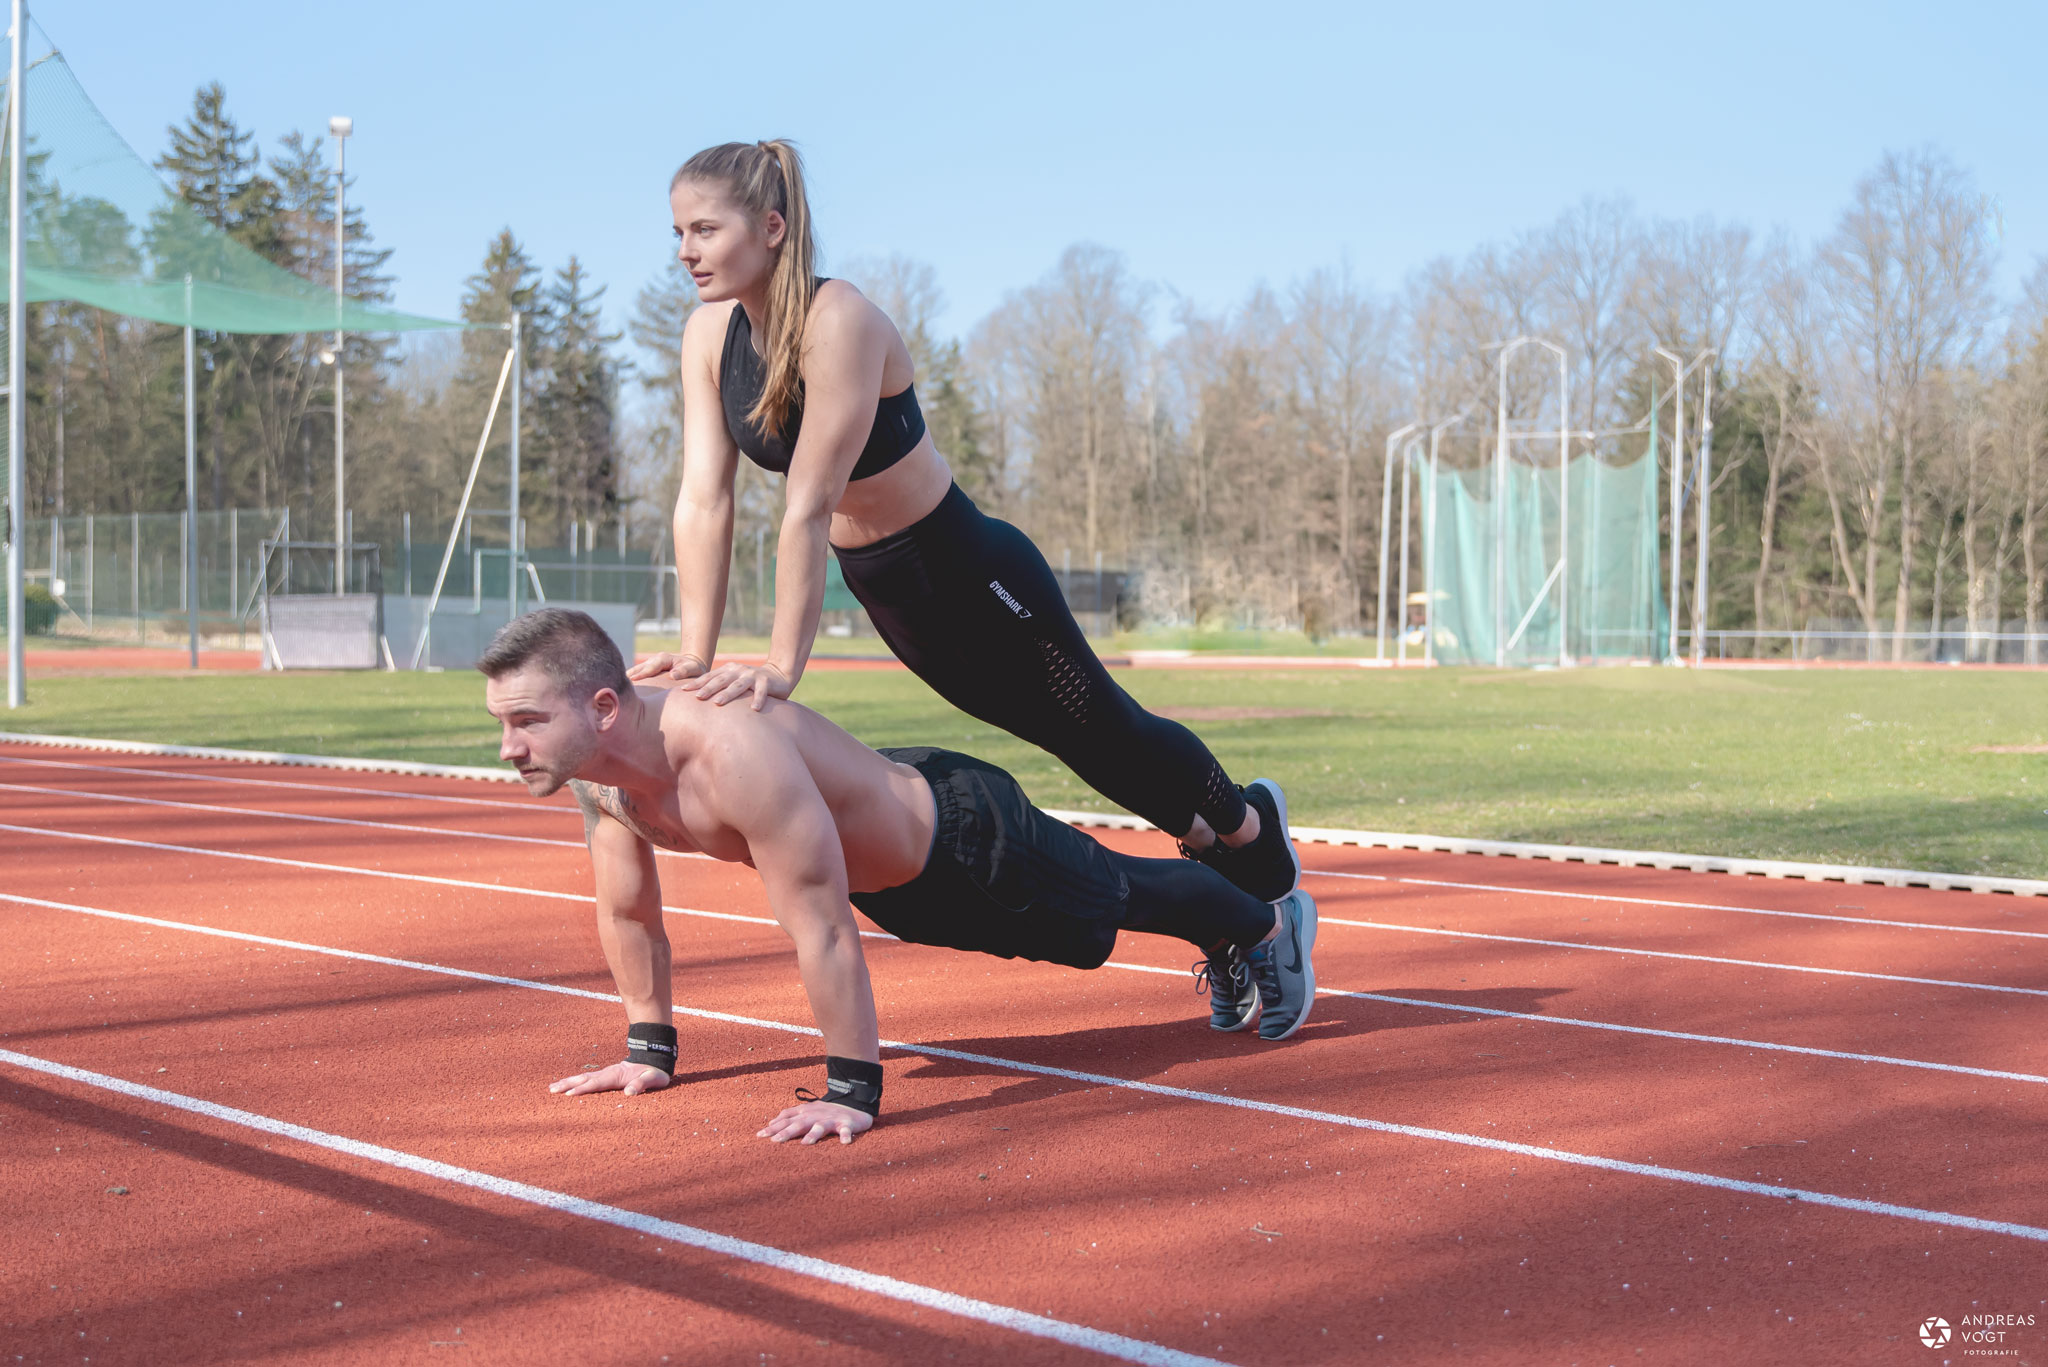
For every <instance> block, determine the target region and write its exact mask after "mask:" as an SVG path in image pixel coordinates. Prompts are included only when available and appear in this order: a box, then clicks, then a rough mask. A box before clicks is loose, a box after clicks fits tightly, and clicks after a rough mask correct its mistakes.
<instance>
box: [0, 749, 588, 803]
mask: <svg viewBox="0 0 2048 1367" xmlns="http://www.w3.org/2000/svg"><path fill="white" fill-rule="evenodd" d="M0 764H38V765H43V766H46V767H48V768H51V769H88V770H92V771H93V772H95V773H102V774H144V775H147V776H148V777H150V778H162V779H172V780H180V781H182V780H184V779H191V780H192V781H193V782H195V783H237V784H241V785H242V786H244V787H250V788H291V789H293V790H295V791H298V792H302V793H348V794H351V795H352V796H356V797H396V798H403V799H405V800H406V801H407V802H452V803H458V804H460V805H462V806H465V807H504V808H507V809H509V810H512V811H516V812H559V813H561V814H562V815H564V816H575V815H576V814H577V813H576V809H575V808H574V807H543V806H540V805H538V804H536V803H533V802H506V801H504V800H503V799H501V798H495V797H456V796H454V795H453V794H449V793H407V792H401V791H400V790H399V789H396V788H351V787H347V786H345V785H343V784H339V783H294V782H293V781H291V780H290V779H282V778H243V777H242V776H241V775H239V774H201V773H194V772H191V771H189V770H184V769H151V768H147V767H145V766H142V765H136V764H85V763H82V762H80V761H78V760H68V759H31V758H29V757H28V756H27V755H0Z"/></svg>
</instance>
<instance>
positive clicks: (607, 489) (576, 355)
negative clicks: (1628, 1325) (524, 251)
mask: <svg viewBox="0 0 2048 1367" xmlns="http://www.w3.org/2000/svg"><path fill="white" fill-rule="evenodd" d="M603 299H604V287H603V286H601V285H600V286H598V287H597V288H595V289H593V288H591V286H590V279H589V277H588V276H587V275H586V274H585V273H584V270H583V263H582V262H581V261H579V260H578V259H577V258H576V257H574V256H573V255H572V256H571V257H570V258H569V264H568V265H566V266H564V267H563V268H562V269H560V270H559V271H557V272H556V273H555V281H554V284H553V286H552V287H551V288H550V289H549V290H548V296H547V313H548V317H549V321H550V329H549V334H548V337H547V383H546V386H545V388H543V389H542V390H540V392H538V393H537V394H536V395H535V398H536V400H537V402H536V404H535V407H536V409H537V410H538V415H539V418H540V425H541V429H542V432H543V433H544V445H545V447H546V450H547V453H548V461H549V465H550V467H551V468H550V469H549V471H548V474H549V476H550V480H549V483H550V484H551V486H552V488H551V493H552V495H553V499H554V503H555V515H556V523H557V527H558V529H564V530H565V529H566V527H567V524H568V522H569V520H570V519H572V518H576V519H586V520H594V521H597V522H613V521H615V520H616V519H617V517H618V514H619V470H618V448H617V440H616V419H617V409H618V393H619V364H618V362H617V361H616V360H615V359H614V358H613V357H612V355H611V353H610V351H609V348H610V347H611V345H612V344H613V343H615V342H617V341H618V340H619V337H620V334H619V333H616V332H606V331H605V330H604V318H603Z"/></svg>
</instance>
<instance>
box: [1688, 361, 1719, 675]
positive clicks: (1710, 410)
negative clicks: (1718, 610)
mask: <svg viewBox="0 0 2048 1367" xmlns="http://www.w3.org/2000/svg"><path fill="white" fill-rule="evenodd" d="M1712 354H1713V353H1712V352H1711V351H1703V352H1701V353H1700V356H1699V360H1696V361H1694V364H1695V365H1697V364H1699V361H1703V360H1705V359H1706V358H1707V357H1708V356H1711V355H1712ZM1700 380H1701V384H1702V385H1703V386H1704V388H1703V392H1702V393H1701V395H1700V457H1699V472H1700V499H1699V503H1700V511H1699V524H1700V530H1699V535H1698V537H1697V538H1695V539H1696V541H1697V542H1698V546H1697V550H1696V554H1695V556H1694V559H1693V572H1692V662H1693V663H1694V664H1695V665H1697V664H1699V663H1700V662H1701V661H1703V660H1705V659H1706V657H1707V540H1708V536H1709V533H1710V531H1711V529H1712V527H1713V525H1714V516H1713V513H1714V503H1713V486H1712V479H1713V475H1714V367H1713V366H1711V365H1709V366H1707V367H1706V368H1705V369H1704V370H1703V371H1702V372H1701V375H1700Z"/></svg>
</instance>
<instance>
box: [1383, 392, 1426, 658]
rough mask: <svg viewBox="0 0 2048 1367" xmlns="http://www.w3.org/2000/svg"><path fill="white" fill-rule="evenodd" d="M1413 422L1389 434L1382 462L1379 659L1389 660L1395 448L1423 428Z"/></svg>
mask: <svg viewBox="0 0 2048 1367" xmlns="http://www.w3.org/2000/svg"><path fill="white" fill-rule="evenodd" d="M1421 426H1422V424H1421V423H1419V422H1411V423H1409V424H1408V425H1407V426H1406V427H1400V428H1396V429H1395V430H1394V431H1392V432H1390V433H1388V434H1387V454H1386V459H1385V460H1383V461H1381V462H1380V592H1379V608H1378V611H1379V621H1378V623H1377V625H1376V627H1375V629H1374V630H1375V634H1376V636H1377V637H1378V642H1379V653H1378V655H1377V656H1376V658H1378V659H1382V660H1384V659H1386V658H1387V533H1388V532H1389V531H1391V530H1392V527H1393V521H1394V446H1395V444H1396V443H1398V442H1399V441H1400V440H1401V438H1403V437H1405V436H1407V435H1408V434H1409V433H1410V432H1413V431H1415V430H1416V429H1417V428H1419V427H1421Z"/></svg>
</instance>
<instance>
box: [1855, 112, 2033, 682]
mask: <svg viewBox="0 0 2048 1367" xmlns="http://www.w3.org/2000/svg"><path fill="white" fill-rule="evenodd" d="M1995 261H1996V251H1995V248H1994V245H1993V240H1992V220H1991V205H1990V201H1989V200H1988V198H1987V197H1986V196H1985V195H1983V194H1982V193H1981V192H1979V191H1978V190H1977V189H1976V188H1975V186H1974V185H1973V184H1972V183H1971V181H1970V179H1969V177H1968V176H1967V175H1966V174H1965V173H1964V172H1963V171H1962V170H1961V169H1960V168H1958V167H1957V166H1956V165H1955V164H1954V163H1953V162H1950V161H1949V160H1948V159H1947V158H1946V157H1944V156H1942V155H1940V154H1939V153H1935V152H1932V151H1922V152H1914V153H1906V154H1899V153H1889V154H1887V155H1886V156H1885V158H1884V159H1883V161H1881V162H1880V163H1879V164H1878V166H1877V168H1876V169H1875V170H1873V171H1872V172H1871V173H1870V174H1869V175H1867V176H1865V177H1864V178H1863V179H1862V180H1861V181H1859V182H1858V183H1857V186H1856V193H1855V199H1854V201H1853V202H1852V203H1851V205H1850V207H1849V209H1848V210H1847V211H1846V212H1845V213H1844V214H1843V215H1842V219H1841V222H1840V223H1839V224H1838V225H1837V227H1836V229H1835V232H1834V234H1833V235H1832V236H1831V237H1830V238H1829V239H1828V240H1827V242H1826V243H1824V244H1823V245H1822V248H1821V253H1820V260H1819V267H1820V271H1821V275H1822V279H1823V281H1824V283H1825V287H1826V289H1827V290H1828V293H1829V298H1830V302H1831V304H1832V305H1833V312H1834V315H1835V316H1834V320H1833V321H1834V324H1835V332H1836V343H1837V346H1838V348H1839V352H1840V354H1839V356H1838V359H1837V370H1838V374H1839V378H1840V379H1841V380H1842V381H1843V382H1844V383H1843V392H1842V393H1841V394H1839V395H1838V396H1837V399H1838V401H1839V402H1840V403H1841V405H1842V408H1843V411H1844V415H1845V417H1850V422H1849V425H1848V428H1847V430H1846V433H1845V435H1846V436H1847V439H1848V440H1849V441H1850V442H1851V443H1852V444H1853V445H1854V446H1856V447H1857V448H1858V451H1859V455H1858V458H1857V465H1858V468H1859V470H1860V472H1861V477H1860V480H1859V484H1860V496H1861V497H1860V502H1861V504H1862V505H1863V510H1864V513H1865V516H1864V519H1863V520H1864V524H1865V534H1866V537H1867V538H1868V539H1867V541H1866V545H1865V554H1864V578H1865V581H1866V582H1865V584H1864V594H1863V597H1864V602H1863V604H1862V606H1863V608H1864V616H1865V622H1866V626H1867V627H1868V629H1869V630H1871V631H1875V630H1876V629H1877V620H1876V593H1877V589H1876V585H1875V583H1874V582H1873V581H1874V580H1875V578H1876V575H1877V554H1876V548H1875V547H1874V546H1873V545H1870V544H1869V543H1870V542H1871V541H1875V540H1876V538H1877V537H1878V536H1879V535H1880V531H1881V526H1882V523H1883V522H1884V520H1885V517H1886V512H1887V502H1888V495H1887V489H1888V486H1889V485H1890V482H1891V479H1892V476H1893V475H1894V473H1896V474H1897V476H1898V494H1899V515H1898V539H1897V543H1896V544H1897V548H1898V570H1897V579H1896V586H1895V590H1894V594H1893V619H1892V630H1893V633H1894V634H1893V638H1892V658H1893V659H1894V660H1899V659H1903V658H1904V652H1905V631H1906V622H1907V615H1908V612H1909V609H1910V606H1911V600H1910V595H1911V583H1912V574H1913V552H1914V548H1915V544H1916V537H1917V532H1918V529H1917V527H1916V524H1915V518H1914V514H1915V506H1914V498H1913V494H1914V473H1915V472H1914V463H1915V457H1916V454H1917V451H1918V442H1919V438H1920V425H1921V418H1922V412H1923V407H1924V403H1923V401H1924V398H1925V395H1924V385H1925V383H1926V381H1927V378H1928V376H1929V375H1930V374H1931V373H1932V372H1933V371H1935V370H1937V369H1940V368H1943V367H1947V366H1951V365H1955V364H1958V363H1962V362H1966V361H1969V360H1971V359H1973V358H1974V355H1975V351H1976V348H1977V345H1978V343H1979V341H1980V339H1981V336H1982V332H1983V327H1984V323H1985V321H1986V319H1987V318H1988V316H1989V311H1990V282H1991V272H1992V269H1993V266H1994V264H1995ZM1850 415H1853V417H1851V416H1850Z"/></svg>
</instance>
